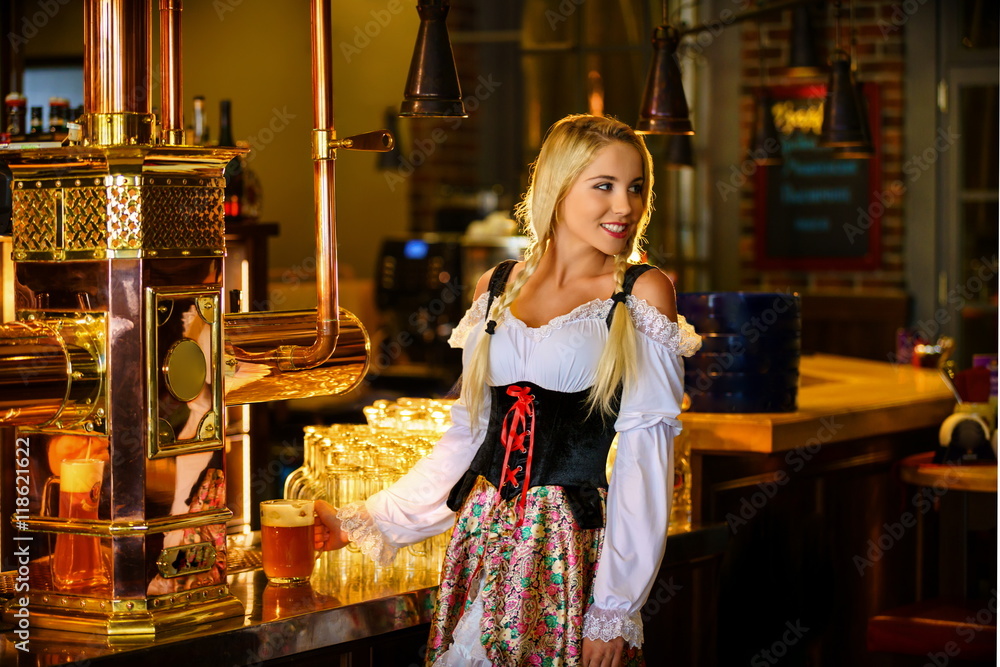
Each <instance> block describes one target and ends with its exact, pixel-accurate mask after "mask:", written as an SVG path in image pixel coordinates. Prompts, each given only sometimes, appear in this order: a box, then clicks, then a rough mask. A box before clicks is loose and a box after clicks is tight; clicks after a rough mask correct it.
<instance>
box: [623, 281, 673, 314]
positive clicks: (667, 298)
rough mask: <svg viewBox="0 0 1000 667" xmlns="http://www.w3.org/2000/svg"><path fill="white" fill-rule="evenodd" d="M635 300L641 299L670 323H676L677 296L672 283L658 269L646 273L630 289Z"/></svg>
mask: <svg viewBox="0 0 1000 667" xmlns="http://www.w3.org/2000/svg"><path fill="white" fill-rule="evenodd" d="M632 294H634V295H635V298H637V299H642V300H643V301H645V302H646V303H648V304H649V305H651V306H653V307H654V308H656V309H657V310H659V311H660V312H661V313H663V314H664V315H666V316H667V317H669V318H670V319H671V320H672V321H674V322H676V321H677V295H676V293H675V291H674V283H673V282H672V281H671V280H670V278H669V277H668V276H667V274H665V273H663V271H661V270H659V269H654V270H653V271H646V272H645V273H643V274H642V275H641V276H639V278H638V279H637V280H636V281H635V285H634V286H633V287H632Z"/></svg>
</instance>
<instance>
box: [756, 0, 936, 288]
mask: <svg viewBox="0 0 1000 667" xmlns="http://www.w3.org/2000/svg"><path fill="white" fill-rule="evenodd" d="M896 4H898V3H894V2H888V1H886V0H854V16H855V21H854V22H855V27H856V39H857V44H856V47H855V54H856V60H857V65H858V70H857V71H858V80H859V81H861V82H874V83H875V84H876V85H877V89H878V95H879V103H880V107H881V109H880V111H881V123H880V125H881V131H880V136H877V137H873V140H874V141H875V142H878V143H880V144H881V148H882V156H881V160H882V165H881V179H880V180H881V183H882V186H881V189H882V190H887V189H888V188H889V187H891V186H890V184H893V183H894V182H897V181H898V182H905V179H904V174H903V170H902V169H903V155H902V150H903V95H904V94H905V87H904V79H903V76H904V66H903V49H904V39H905V36H904V31H905V26H899V25H897V23H900V22H899V21H896V22H894V21H893V12H894V10H896V8H895V5H896ZM847 8H848V3H847V2H844V3H842V10H841V11H842V14H841V39H840V43H841V45H842V46H843V47H844V48H845V50H846V49H847V47H848V46H849V44H850V32H849V30H848V28H849V22H848V18H847ZM896 11H898V10H896ZM760 29H761V30H762V33H761V43H762V55H763V63H764V67H765V68H766V70H767V82H768V84H769V85H772V86H782V85H793V84H801V83H826V80H827V77H826V75H825V74H824V75H821V76H819V77H816V78H802V77H791V76H789V75H788V74H787V72H786V69H785V68H786V67H787V64H788V56H789V45H790V44H791V32H792V12H791V11H784V12H780V13H777V14H774V15H771V16H769V17H764V18H763V19H762V20H761V22H760ZM813 30H814V35H815V37H816V41H817V45H818V48H817V50H818V52H819V53H818V55H819V57H820V59H821V61H822V62H823V63H825V62H827V59H828V57H829V54H830V52H832V51H833V49H834V47H835V44H836V41H837V40H836V21H835V19H834V11H833V3H826V4H825V11H824V10H823V9H820V10H819V11H817V12H815V13H814V14H813ZM740 50H741V62H742V67H741V82H742V85H743V91H744V94H743V95H742V97H741V104H740V119H741V122H740V127H741V141H742V142H743V143H742V145H744V146H746V145H748V143H749V140H750V137H751V134H752V131H753V122H754V99H753V97H752V93H753V91H754V89H755V88H756V87H757V86H758V84H759V80H760V79H759V76H760V72H759V69H760V68H759V66H758V63H759V62H760V60H759V55H760V54H759V53H758V51H759V49H758V38H757V23H756V22H753V21H748V22H746V23H744V24H743V27H742V46H741V49H740ZM929 103H932V101H929ZM887 191H888V190H887ZM899 194H901V193H899ZM741 196H742V200H741V206H740V218H741V233H740V245H739V248H740V265H741V271H740V283H741V287H742V288H743V289H748V290H757V289H788V288H791V289H796V290H803V291H852V292H858V291H860V292H866V293H868V292H873V291H885V290H891V291H899V290H902V289H903V288H904V287H905V284H904V273H903V234H904V225H903V220H904V218H903V209H902V196H897V197H895V198H894V199H895V202H894V203H892V204H891V205H890V206H888V207H887V210H886V212H885V214H884V215H883V216H882V221H881V244H880V245H881V266H880V268H879V269H877V270H870V271H790V270H768V271H761V270H759V269H758V268H756V266H755V264H754V250H755V248H754V243H755V239H754V217H753V215H754V205H753V202H754V183H753V179H748V181H747V184H746V185H745V186H744V188H743V190H742V193H741Z"/></svg>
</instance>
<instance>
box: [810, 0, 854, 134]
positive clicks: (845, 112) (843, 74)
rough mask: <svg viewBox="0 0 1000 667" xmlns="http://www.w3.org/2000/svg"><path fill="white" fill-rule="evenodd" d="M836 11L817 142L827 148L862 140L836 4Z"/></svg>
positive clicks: (851, 78)
mask: <svg viewBox="0 0 1000 667" xmlns="http://www.w3.org/2000/svg"><path fill="white" fill-rule="evenodd" d="M834 5H835V7H836V13H837V48H836V50H834V52H833V55H831V56H830V80H829V83H827V87H826V102H825V103H824V104H823V126H822V129H821V130H820V135H819V142H818V143H819V145H820V146H826V147H829V148H842V147H849V146H862V145H864V143H865V136H864V129H863V125H864V118H863V117H862V113H861V100H860V99H859V98H858V89H857V86H856V85H855V83H854V71H853V69H852V67H851V56H850V55H848V54H847V52H845V51H844V50H843V49H842V48H841V47H840V3H839V2H836V3H834Z"/></svg>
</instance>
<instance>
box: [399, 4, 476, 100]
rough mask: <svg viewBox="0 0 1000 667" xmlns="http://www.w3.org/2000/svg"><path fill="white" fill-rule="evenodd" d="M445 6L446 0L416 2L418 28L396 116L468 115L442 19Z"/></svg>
mask: <svg viewBox="0 0 1000 667" xmlns="http://www.w3.org/2000/svg"><path fill="white" fill-rule="evenodd" d="M449 8H450V4H449V1H448V0H418V2H417V14H419V15H420V29H419V31H418V32H417V42H416V44H415V45H414V46H413V58H412V60H410V73H409V75H408V76H407V77H406V89H405V90H404V92H403V103H402V104H401V105H400V110H399V115H400V116H403V117H415V116H416V117H422V116H423V117H426V116H432V117H433V116H458V117H460V118H465V117H467V116H468V114H467V113H466V112H465V105H464V104H463V103H462V87H461V85H459V83H458V70H457V69H456V68H455V56H454V54H453V53H452V51H451V38H450V37H449V36H448V26H447V25H446V23H445V19H446V18H447V16H448V9H449Z"/></svg>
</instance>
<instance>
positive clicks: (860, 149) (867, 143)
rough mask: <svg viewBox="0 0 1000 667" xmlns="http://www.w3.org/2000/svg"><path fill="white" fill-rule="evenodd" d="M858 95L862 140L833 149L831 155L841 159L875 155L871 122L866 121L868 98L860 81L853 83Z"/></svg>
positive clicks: (866, 158)
mask: <svg viewBox="0 0 1000 667" xmlns="http://www.w3.org/2000/svg"><path fill="white" fill-rule="evenodd" d="M855 90H856V94H857V96H858V108H859V110H860V114H861V133H862V135H863V137H864V140H863V142H862V143H861V144H859V145H857V146H841V147H837V148H834V149H833V157H835V158H838V159H843V160H868V159H870V158H873V157H875V145H874V143H873V137H872V130H871V124H870V123H869V122H868V99H867V98H866V97H865V93H864V88H863V87H862V85H861V82H860V81H859V82H856V83H855Z"/></svg>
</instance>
